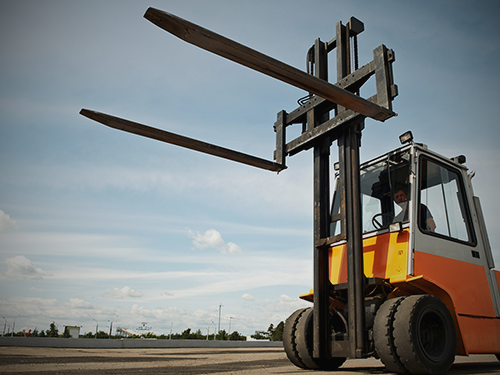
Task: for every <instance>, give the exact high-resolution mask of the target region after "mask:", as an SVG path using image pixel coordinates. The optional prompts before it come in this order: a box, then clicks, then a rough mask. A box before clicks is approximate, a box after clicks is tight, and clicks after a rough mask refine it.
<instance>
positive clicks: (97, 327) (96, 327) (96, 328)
mask: <svg viewBox="0 0 500 375" xmlns="http://www.w3.org/2000/svg"><path fill="white" fill-rule="evenodd" d="M92 320H95V338H97V332H98V331H97V330H98V329H99V322H98V321H97V319H92Z"/></svg>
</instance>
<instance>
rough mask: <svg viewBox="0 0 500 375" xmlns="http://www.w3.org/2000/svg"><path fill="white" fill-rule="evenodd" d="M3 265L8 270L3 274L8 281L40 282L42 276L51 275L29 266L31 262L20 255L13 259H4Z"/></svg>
mask: <svg viewBox="0 0 500 375" xmlns="http://www.w3.org/2000/svg"><path fill="white" fill-rule="evenodd" d="M5 264H7V267H8V269H7V271H6V272H5V273H4V276H5V277H7V278H9V279H17V280H41V279H42V278H43V276H51V275H52V274H50V273H48V272H45V271H42V269H41V268H35V267H34V266H33V265H32V264H31V261H30V260H29V259H28V258H26V257H24V256H22V255H18V256H16V257H14V258H6V259H5Z"/></svg>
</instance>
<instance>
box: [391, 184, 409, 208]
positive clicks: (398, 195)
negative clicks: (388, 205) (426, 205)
mask: <svg viewBox="0 0 500 375" xmlns="http://www.w3.org/2000/svg"><path fill="white" fill-rule="evenodd" d="M407 201H408V193H407V190H406V189H405V188H396V191H395V192H394V202H396V203H397V204H401V203H404V202H407Z"/></svg>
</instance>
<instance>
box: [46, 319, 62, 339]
mask: <svg viewBox="0 0 500 375" xmlns="http://www.w3.org/2000/svg"><path fill="white" fill-rule="evenodd" d="M46 332H47V336H49V337H57V336H59V330H58V329H57V326H56V323H55V322H52V323H50V329H48V330H47V331H46Z"/></svg>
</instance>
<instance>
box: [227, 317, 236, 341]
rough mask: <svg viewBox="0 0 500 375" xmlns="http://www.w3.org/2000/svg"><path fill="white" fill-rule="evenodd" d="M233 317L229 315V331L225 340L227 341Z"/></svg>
mask: <svg viewBox="0 0 500 375" xmlns="http://www.w3.org/2000/svg"><path fill="white" fill-rule="evenodd" d="M232 319H234V318H233V317H232V316H230V317H229V332H228V333H227V341H229V335H231V320H232Z"/></svg>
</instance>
